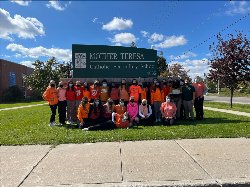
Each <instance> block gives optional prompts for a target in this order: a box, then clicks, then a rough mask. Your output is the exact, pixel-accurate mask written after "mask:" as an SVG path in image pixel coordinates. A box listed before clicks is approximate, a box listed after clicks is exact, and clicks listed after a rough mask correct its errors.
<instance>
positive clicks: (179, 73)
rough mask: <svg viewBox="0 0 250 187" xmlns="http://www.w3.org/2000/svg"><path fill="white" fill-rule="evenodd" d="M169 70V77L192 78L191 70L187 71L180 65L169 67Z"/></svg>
mask: <svg viewBox="0 0 250 187" xmlns="http://www.w3.org/2000/svg"><path fill="white" fill-rule="evenodd" d="M168 70H169V73H168V76H172V77H180V78H181V79H186V78H190V77H189V76H188V72H189V70H185V68H184V67H183V65H181V64H178V63H175V64H172V65H170V66H169V68H168Z"/></svg>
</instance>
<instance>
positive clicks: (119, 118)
mask: <svg viewBox="0 0 250 187" xmlns="http://www.w3.org/2000/svg"><path fill="white" fill-rule="evenodd" d="M129 126H130V120H129V115H128V113H127V112H125V113H124V114H122V115H120V114H117V113H112V120H109V121H106V122H104V123H100V124H97V125H93V126H90V127H88V128H84V129H83V130H89V131H95V130H113V129H116V128H128V127H129Z"/></svg>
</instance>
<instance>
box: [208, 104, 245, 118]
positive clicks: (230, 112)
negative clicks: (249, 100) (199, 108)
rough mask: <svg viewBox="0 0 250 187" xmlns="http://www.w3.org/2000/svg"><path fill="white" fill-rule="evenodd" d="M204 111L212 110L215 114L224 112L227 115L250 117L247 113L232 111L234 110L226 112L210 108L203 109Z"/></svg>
mask: <svg viewBox="0 0 250 187" xmlns="http://www.w3.org/2000/svg"><path fill="white" fill-rule="evenodd" d="M203 108H204V109H206V110H212V111H216V112H225V113H228V114H235V115H239V116H246V117H250V113H247V112H239V111H234V110H226V109H219V108H212V107H206V106H204V107H203Z"/></svg>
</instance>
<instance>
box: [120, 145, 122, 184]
mask: <svg viewBox="0 0 250 187" xmlns="http://www.w3.org/2000/svg"><path fill="white" fill-rule="evenodd" d="M120 158H121V181H122V182H123V162H122V147H121V142H120Z"/></svg>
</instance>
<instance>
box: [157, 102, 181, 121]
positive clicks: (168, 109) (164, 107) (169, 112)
mask: <svg viewBox="0 0 250 187" xmlns="http://www.w3.org/2000/svg"><path fill="white" fill-rule="evenodd" d="M176 110H177V108H176V106H175V104H174V103H171V102H168V103H167V102H164V103H162V104H161V111H162V112H163V114H164V117H167V118H173V117H174V115H175V113H176Z"/></svg>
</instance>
